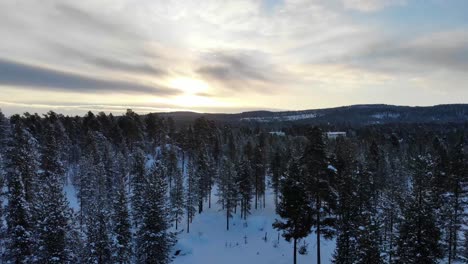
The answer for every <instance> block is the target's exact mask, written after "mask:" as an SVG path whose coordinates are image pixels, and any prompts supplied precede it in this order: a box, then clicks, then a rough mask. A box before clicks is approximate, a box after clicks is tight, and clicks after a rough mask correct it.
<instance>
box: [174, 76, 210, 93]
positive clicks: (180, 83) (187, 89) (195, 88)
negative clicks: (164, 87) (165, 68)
mask: <svg viewBox="0 0 468 264" xmlns="http://www.w3.org/2000/svg"><path fill="white" fill-rule="evenodd" d="M169 86H170V87H173V88H176V89H179V90H181V91H183V92H184V93H186V94H197V93H203V92H206V91H208V90H209V85H208V84H207V83H206V82H204V81H202V80H198V79H192V78H187V77H180V78H176V79H172V80H170V81H169Z"/></svg>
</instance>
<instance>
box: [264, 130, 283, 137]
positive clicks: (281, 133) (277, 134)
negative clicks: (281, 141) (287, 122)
mask: <svg viewBox="0 0 468 264" xmlns="http://www.w3.org/2000/svg"><path fill="white" fill-rule="evenodd" d="M268 133H270V135H274V136H280V137H284V136H286V133H284V132H283V131H271V132H268Z"/></svg>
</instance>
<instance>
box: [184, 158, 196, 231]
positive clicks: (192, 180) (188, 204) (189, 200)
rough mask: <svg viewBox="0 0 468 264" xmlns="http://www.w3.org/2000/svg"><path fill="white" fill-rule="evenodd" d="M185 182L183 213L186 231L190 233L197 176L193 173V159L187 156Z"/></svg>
mask: <svg viewBox="0 0 468 264" xmlns="http://www.w3.org/2000/svg"><path fill="white" fill-rule="evenodd" d="M186 179H187V183H186V186H187V187H186V189H187V190H186V192H185V213H186V220H187V233H190V223H192V219H193V217H194V216H195V212H196V209H195V206H196V205H197V201H198V199H197V191H196V190H197V188H198V187H197V184H198V181H197V178H196V174H195V165H194V164H193V159H192V158H191V157H189V159H188V162H187V177H186Z"/></svg>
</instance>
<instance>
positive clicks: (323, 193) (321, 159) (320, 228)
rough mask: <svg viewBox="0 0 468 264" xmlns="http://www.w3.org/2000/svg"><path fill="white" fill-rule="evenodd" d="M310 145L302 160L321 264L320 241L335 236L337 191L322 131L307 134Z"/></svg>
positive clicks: (316, 129)
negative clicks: (334, 214) (334, 211)
mask: <svg viewBox="0 0 468 264" xmlns="http://www.w3.org/2000/svg"><path fill="white" fill-rule="evenodd" d="M307 138H308V140H309V143H308V144H307V147H306V149H305V151H304V154H303V156H302V158H301V163H302V164H303V166H304V170H305V173H306V178H307V181H308V182H307V183H306V185H307V192H308V195H309V199H310V200H309V204H313V208H312V214H313V216H314V222H313V226H314V227H315V233H316V235H317V264H320V263H321V256H320V239H321V238H322V236H323V237H325V238H331V237H332V236H333V227H334V225H335V218H334V217H333V210H334V209H335V204H336V191H335V190H334V188H333V185H332V184H333V180H332V178H333V177H332V176H333V172H332V171H331V170H329V169H328V164H327V156H326V153H325V145H324V142H323V135H322V131H321V130H320V129H319V128H312V129H311V130H309V132H308V134H307Z"/></svg>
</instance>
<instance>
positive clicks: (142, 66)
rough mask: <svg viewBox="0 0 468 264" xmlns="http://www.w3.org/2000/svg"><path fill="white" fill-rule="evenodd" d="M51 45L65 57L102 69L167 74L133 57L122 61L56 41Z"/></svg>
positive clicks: (158, 74)
mask: <svg viewBox="0 0 468 264" xmlns="http://www.w3.org/2000/svg"><path fill="white" fill-rule="evenodd" d="M51 46H52V47H55V51H56V52H58V53H60V54H61V56H63V57H65V58H73V59H75V60H80V61H83V62H84V63H86V64H89V65H93V66H96V67H100V68H104V69H109V70H114V71H121V72H124V73H125V72H127V73H128V72H129V73H137V74H148V75H151V76H164V75H167V74H168V72H167V71H166V70H165V69H162V68H158V67H156V66H154V65H152V64H149V63H147V62H145V61H141V60H137V59H134V60H133V61H124V60H121V59H118V58H113V57H112V56H109V55H107V56H106V57H105V55H95V54H93V53H92V51H81V50H78V49H76V48H73V47H67V46H64V45H61V44H58V43H53V44H51ZM152 56H154V54H152Z"/></svg>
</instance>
